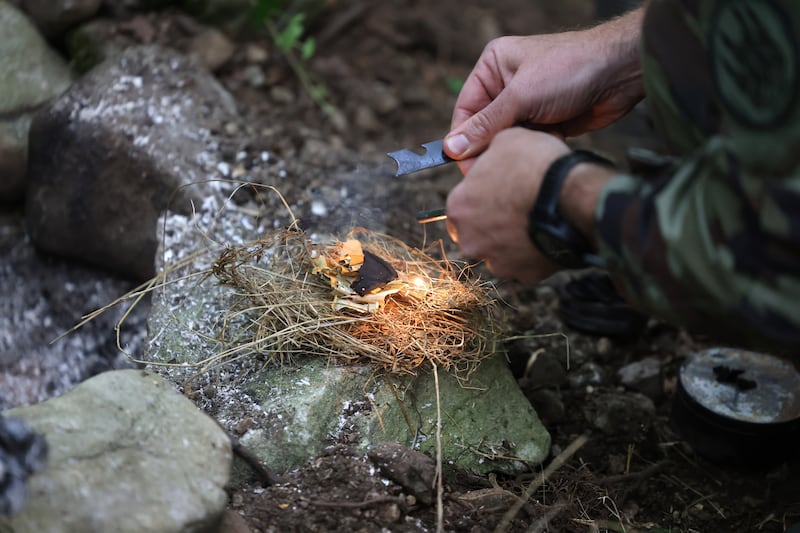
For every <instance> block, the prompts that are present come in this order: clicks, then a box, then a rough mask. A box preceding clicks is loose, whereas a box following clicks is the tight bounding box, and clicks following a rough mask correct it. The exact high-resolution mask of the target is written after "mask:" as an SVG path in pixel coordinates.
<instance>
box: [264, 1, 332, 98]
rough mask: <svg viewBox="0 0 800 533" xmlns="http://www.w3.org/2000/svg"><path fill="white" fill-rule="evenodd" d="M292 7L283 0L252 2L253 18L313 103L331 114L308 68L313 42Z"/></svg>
mask: <svg viewBox="0 0 800 533" xmlns="http://www.w3.org/2000/svg"><path fill="white" fill-rule="evenodd" d="M295 4H296V2H292V1H287V0H256V3H255V7H254V18H255V20H256V22H257V23H258V24H260V25H263V26H264V27H265V28H266V29H267V32H268V33H269V35H270V38H271V39H272V41H273V42H274V43H275V45H276V46H277V47H278V49H279V50H280V51H281V52H282V53H283V55H284V57H285V58H286V61H287V63H288V64H289V67H290V68H291V69H292V72H294V74H295V76H297V79H298V80H299V81H300V83H301V85H302V86H303V89H304V90H305V91H306V93H308V95H309V96H310V97H311V99H312V100H313V101H314V103H316V104H317V105H318V106H319V107H320V109H322V110H323V111H324V112H326V113H332V112H333V111H334V108H333V106H332V105H331V104H330V103H329V102H328V100H327V97H328V88H327V87H326V86H325V84H324V83H323V82H321V81H319V80H317V79H316V78H315V77H314V75H313V74H312V72H311V70H310V69H309V66H308V61H309V60H310V59H311V58H312V57H313V56H314V52H316V48H317V43H316V41H315V40H314V37H311V36H306V13H305V12H303V11H302V10H298V7H296V6H295ZM300 4H301V7H300V8H299V9H302V2H300Z"/></svg>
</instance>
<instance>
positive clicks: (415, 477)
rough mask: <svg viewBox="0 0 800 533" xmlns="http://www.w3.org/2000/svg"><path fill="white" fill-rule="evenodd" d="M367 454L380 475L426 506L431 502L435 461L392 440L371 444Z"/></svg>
mask: <svg viewBox="0 0 800 533" xmlns="http://www.w3.org/2000/svg"><path fill="white" fill-rule="evenodd" d="M367 456H368V457H369V459H370V461H372V462H373V463H374V464H375V466H377V467H378V468H379V469H380V471H381V474H383V475H384V476H386V477H387V478H389V479H391V480H392V481H394V482H395V483H397V484H398V485H401V486H402V487H403V488H404V489H406V490H407V491H409V493H410V494H413V495H414V496H415V497H416V498H417V500H419V501H421V502H422V503H424V504H425V505H430V504H431V503H432V502H433V488H434V485H433V482H434V479H435V476H436V461H434V460H433V459H432V458H431V457H429V456H427V455H425V454H424V453H420V452H417V451H414V450H412V449H411V448H408V447H406V446H401V445H400V444H397V443H394V442H384V443H379V444H376V445H375V446H372V447H371V448H370V449H369V451H368V452H367Z"/></svg>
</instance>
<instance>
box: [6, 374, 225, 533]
mask: <svg viewBox="0 0 800 533" xmlns="http://www.w3.org/2000/svg"><path fill="white" fill-rule="evenodd" d="M4 414H5V415H8V416H15V417H19V418H21V419H23V420H25V421H26V422H27V423H28V424H29V425H30V426H31V428H32V429H33V430H35V431H37V432H39V433H42V434H44V435H45V438H46V439H47V442H48V444H49V447H50V458H49V464H48V466H47V468H46V469H44V470H43V471H42V472H40V473H38V474H36V475H34V476H33V477H32V478H31V479H30V484H29V497H28V502H27V504H26V505H25V507H24V508H23V509H22V511H21V512H20V513H19V514H17V515H15V516H13V517H11V518H0V529H8V530H10V531H49V532H54V533H58V532H65V533H66V532H76V533H77V532H83V531H119V532H137V533H144V532H190V531H191V532H194V531H198V532H199V531H207V530H211V529H212V528H213V527H215V525H216V524H217V522H218V521H219V519H220V517H221V516H222V513H223V511H224V510H225V505H226V502H227V496H226V493H225V490H224V486H225V484H226V483H227V481H228V477H229V475H230V465H231V460H232V453H231V445H230V440H229V439H228V437H227V436H226V434H225V432H224V431H223V430H222V429H221V428H220V427H219V426H218V425H217V424H216V423H215V422H214V421H213V420H211V419H210V418H208V417H207V416H205V415H203V414H202V413H201V412H199V411H198V410H197V408H196V407H195V406H194V405H193V404H192V403H191V402H190V401H188V400H187V399H185V398H183V397H182V396H181V395H179V394H177V393H176V392H175V391H174V389H173V388H172V386H171V385H170V384H168V383H167V382H166V381H164V380H163V379H161V378H160V377H158V376H157V375H155V374H152V373H149V372H144V371H141V370H122V371H115V372H106V373H103V374H100V375H98V376H96V377H94V378H92V379H90V380H88V381H86V382H84V383H82V384H81V385H79V386H78V387H76V388H75V389H74V390H72V391H71V392H69V393H67V394H65V395H64V396H61V397H59V398H54V399H52V400H48V401H46V402H43V403H40V404H37V405H34V406H30V407H19V408H16V409H12V410H10V411H8V412H7V413H4Z"/></svg>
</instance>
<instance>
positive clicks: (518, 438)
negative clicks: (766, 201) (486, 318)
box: [145, 203, 550, 474]
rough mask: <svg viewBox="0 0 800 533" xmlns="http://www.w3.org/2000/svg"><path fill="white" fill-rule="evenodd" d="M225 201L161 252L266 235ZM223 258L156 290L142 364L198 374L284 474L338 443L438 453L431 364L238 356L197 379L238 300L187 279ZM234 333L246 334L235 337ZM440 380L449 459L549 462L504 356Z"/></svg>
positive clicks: (209, 406) (245, 440)
mask: <svg viewBox="0 0 800 533" xmlns="http://www.w3.org/2000/svg"><path fill="white" fill-rule="evenodd" d="M219 205H221V204H218V203H215V204H214V205H213V206H211V207H210V209H209V213H211V215H209V214H204V213H203V212H202V211H200V210H198V212H197V213H196V214H195V215H194V216H193V217H192V218H186V217H182V216H180V215H171V216H169V217H168V218H167V220H166V221H165V225H164V227H165V230H166V232H167V234H168V235H169V239H168V240H165V245H166V247H167V248H166V250H165V253H164V254H161V253H159V254H158V256H159V257H161V256H162V255H163V256H165V257H171V258H174V259H176V260H177V259H180V258H184V257H190V256H191V255H192V254H193V253H194V252H196V251H197V250H198V247H199V246H200V245H202V244H203V243H204V242H205V243H208V242H227V243H233V242H236V243H242V242H250V241H252V240H254V239H255V236H256V235H259V234H262V233H263V231H264V228H263V227H260V228H259V227H258V224H259V221H258V220H254V219H252V218H248V215H247V214H246V213H244V212H242V211H241V210H224V209H220V208H219V207H218V206H219ZM212 221H213V222H212ZM261 222H262V223H264V222H266V223H271V222H272V221H271V220H266V221H264V220H263V218H262V219H261ZM201 228H202V229H201ZM244 228H252V229H253V232H252V234H248V232H246V231H245V230H244ZM198 232H199V233H201V234H203V235H205V237H206V239H205V240H203V239H199V238H198V237H199V233H198ZM220 232H221V233H220ZM220 251H221V250H220V249H216V250H213V249H211V250H208V252H207V254H200V255H199V256H198V258H197V260H196V264H195V265H191V266H188V267H186V270H178V271H175V272H173V273H172V274H171V275H170V280H171V281H169V282H168V283H167V284H165V285H164V286H163V288H162V289H161V290H159V291H158V292H157V293H155V294H154V297H153V308H152V311H151V314H150V317H149V322H148V326H149V327H148V329H149V331H150V332H152V335H151V338H150V339H149V340H148V342H147V343H146V344H147V346H148V350H147V353H146V357H145V358H146V359H147V360H150V361H153V362H155V363H170V366H166V367H154V368H161V371H163V372H164V373H165V375H167V376H168V377H169V378H170V379H172V380H174V381H176V382H179V383H185V382H186V380H187V379H190V378H191V381H190V382H189V383H190V385H189V386H190V387H191V389H192V390H193V391H197V392H196V394H195V399H196V400H197V401H198V403H199V404H200V405H201V406H203V408H204V409H206V410H208V411H209V413H211V414H212V415H213V416H214V417H215V418H217V419H218V420H220V421H221V422H222V423H223V424H224V425H225V426H226V427H228V428H229V429H230V430H231V431H232V432H234V433H235V434H237V435H239V436H240V438H241V442H242V444H244V445H245V446H247V447H248V448H250V449H251V450H252V451H253V452H254V453H255V454H256V455H257V456H258V457H259V458H260V459H261V460H262V461H263V462H264V463H265V464H266V465H268V466H269V467H270V468H272V469H274V470H276V471H286V470H290V469H294V468H297V467H299V466H301V465H302V464H304V463H305V462H306V461H308V460H309V459H311V458H314V457H317V456H318V455H319V454H321V453H322V452H323V450H324V449H325V448H326V447H327V446H329V445H331V444H336V443H344V444H352V445H355V446H357V447H360V448H363V449H365V450H366V449H368V448H370V447H371V446H372V445H374V444H377V443H382V442H387V441H389V442H397V443H400V444H403V445H406V446H410V447H412V448H414V449H415V450H417V451H421V452H424V453H427V454H428V455H431V456H433V455H435V449H436V424H437V395H436V390H435V384H434V376H433V374H432V372H431V371H430V369H421V370H420V372H419V375H418V376H404V375H396V376H391V378H390V379H387V378H386V377H385V376H381V375H379V374H378V373H377V372H376V370H375V369H374V368H370V367H367V366H343V365H338V364H335V363H332V362H330V361H327V360H325V359H324V358H321V357H309V356H307V357H302V356H301V355H298V356H297V358H295V359H294V360H293V361H291V362H287V363H286V364H285V365H283V366H277V365H272V366H266V367H264V366H265V365H264V364H263V361H262V360H260V359H259V356H258V354H251V353H247V352H242V353H241V354H237V356H236V357H235V360H234V361H228V362H224V361H223V360H220V361H219V364H218V365H214V366H215V367H216V369H215V370H214V371H213V372H212V373H207V374H204V373H203V372H198V367H197V365H200V364H201V361H202V360H204V359H208V358H211V357H214V356H215V355H216V354H218V353H219V352H220V351H221V350H224V349H225V347H226V345H225V344H223V343H220V342H218V341H217V340H216V339H219V338H221V337H220V333H221V331H220V327H221V324H223V323H226V322H227V321H228V319H227V318H225V317H226V313H227V312H228V311H229V310H230V309H231V308H232V307H234V305H235V302H236V301H237V299H239V298H241V297H240V296H239V295H238V294H237V293H236V292H235V291H233V290H232V289H231V288H229V287H225V286H221V285H220V284H219V283H217V282H215V280H214V277H213V276H206V277H201V276H197V275H195V276H193V277H184V275H188V274H189V273H190V272H199V271H201V270H202V269H203V268H205V269H208V268H209V267H210V265H212V264H213V262H214V260H215V259H216V255H217V254H218V253H219V252H220ZM248 327H251V326H248ZM196 332H197V333H196ZM200 332H202V333H200ZM198 333H199V334H198ZM227 333H228V334H230V335H231V336H228V335H227V334H226V337H227V338H239V333H237V332H235V331H234V332H230V331H228V332H227ZM241 334H242V335H244V336H243V337H242V338H240V339H239V341H238V342H246V340H247V337H246V330H242V331H241ZM439 385H440V394H439V401H440V402H441V414H442V416H441V420H442V429H441V431H442V438H441V442H442V447H443V451H442V452H443V459H444V461H445V463H446V464H449V465H453V466H455V467H457V468H461V469H464V470H467V471H469V472H472V473H475V474H485V473H487V472H505V473H508V474H514V473H519V472H520V471H525V470H527V469H528V468H529V467H530V465H532V464H538V463H540V462H541V461H542V460H544V459H545V458H546V457H547V454H548V452H549V447H550V436H549V434H548V433H547V430H546V429H545V428H544V427H543V426H542V424H541V422H540V421H539V418H538V417H537V415H536V413H535V412H534V410H533V408H532V407H531V405H530V403H529V402H528V400H527V399H526V398H525V396H524V395H523V394H522V392H521V390H520V388H519V386H518V385H517V383H516V381H515V379H514V377H513V376H512V374H511V371H510V370H509V368H508V365H507V364H506V362H505V359H504V355H503V354H501V353H498V354H495V355H494V356H493V357H489V358H488V359H486V360H484V362H483V363H481V365H480V367H479V368H478V369H477V371H475V372H474V373H473V374H472V376H471V377H470V380H469V381H467V382H462V381H459V380H458V379H456V377H455V376H454V375H453V374H451V373H449V372H446V371H444V370H440V371H439ZM409 413H410V415H409Z"/></svg>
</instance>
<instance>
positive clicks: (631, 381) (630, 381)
mask: <svg viewBox="0 0 800 533" xmlns="http://www.w3.org/2000/svg"><path fill="white" fill-rule="evenodd" d="M617 378H618V379H619V382H620V384H621V385H623V386H625V387H627V388H629V389H631V390H635V391H637V392H641V393H642V394H644V395H645V396H647V397H648V398H650V399H651V400H653V401H658V400H659V399H661V398H662V397H663V396H664V375H663V370H662V365H661V361H660V360H659V359H658V358H657V357H645V358H643V359H640V360H638V361H634V362H633V363H629V364H627V365H625V366H623V367H622V368H620V369H619V370H617Z"/></svg>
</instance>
